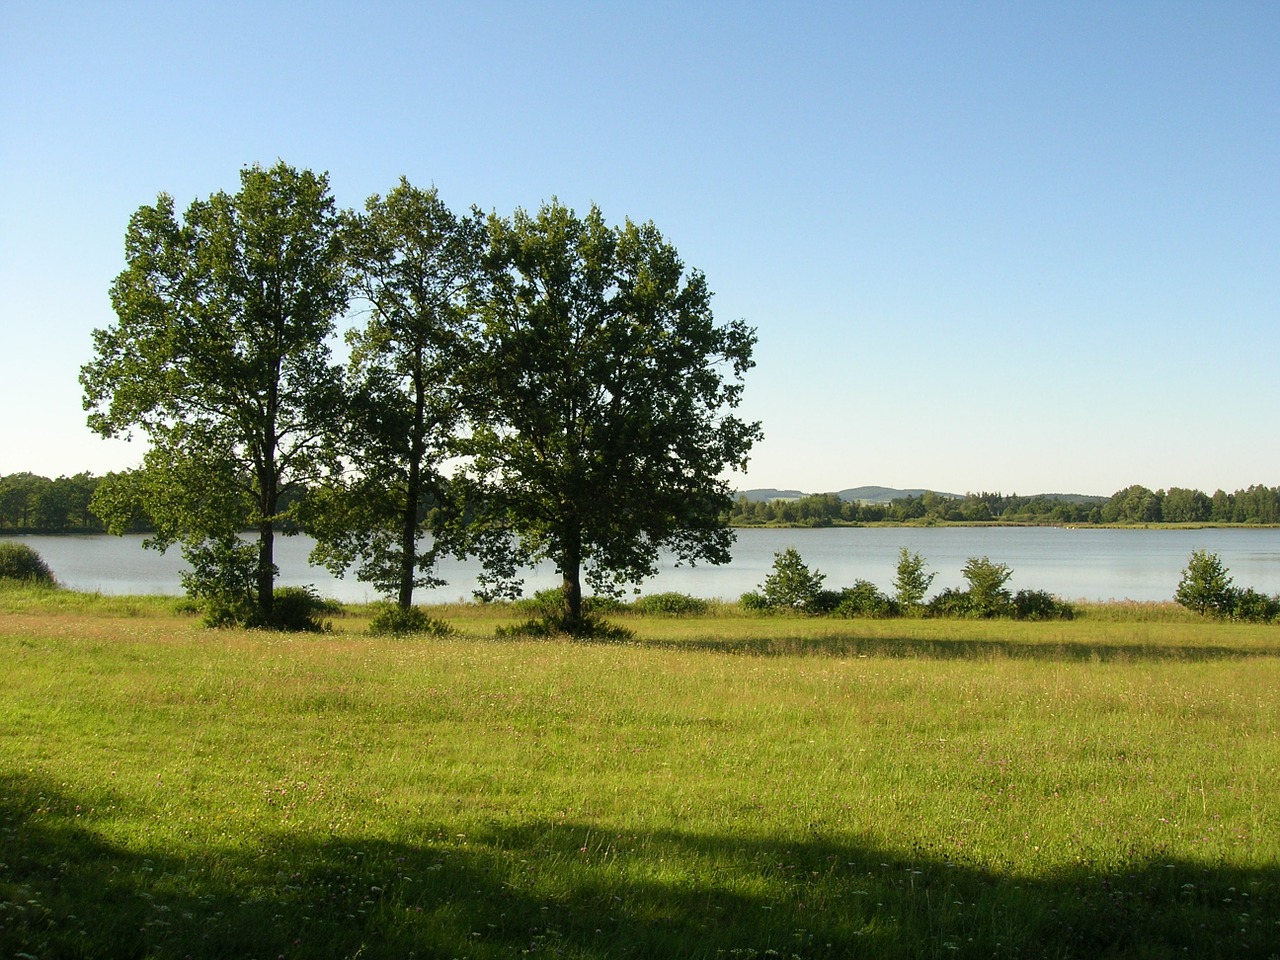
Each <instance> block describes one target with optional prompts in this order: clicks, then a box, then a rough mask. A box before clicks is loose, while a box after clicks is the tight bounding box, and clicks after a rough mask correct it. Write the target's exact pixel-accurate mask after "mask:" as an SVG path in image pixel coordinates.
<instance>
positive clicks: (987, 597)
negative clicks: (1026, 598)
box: [961, 557, 1013, 617]
mask: <svg viewBox="0 0 1280 960" xmlns="http://www.w3.org/2000/svg"><path fill="white" fill-rule="evenodd" d="M961 573H962V574H963V575H964V578H965V579H966V580H968V581H969V615H970V616H975V617H1005V616H1009V615H1010V613H1011V612H1012V608H1013V598H1012V597H1011V596H1010V594H1009V590H1008V589H1007V588H1006V587H1005V584H1006V583H1007V582H1008V581H1009V578H1010V577H1011V576H1013V570H1012V569H1011V568H1010V567H1009V566H1008V564H1004V563H993V562H992V561H991V560H989V559H988V558H987V557H970V558H969V559H968V560H966V561H965V564H964V568H963V569H962V570H961Z"/></svg>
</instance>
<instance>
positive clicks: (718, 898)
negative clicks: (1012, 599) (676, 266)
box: [0, 589, 1280, 960]
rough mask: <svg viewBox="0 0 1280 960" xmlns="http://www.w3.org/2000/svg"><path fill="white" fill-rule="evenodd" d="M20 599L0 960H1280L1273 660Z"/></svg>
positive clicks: (6, 605) (824, 626) (727, 623)
mask: <svg viewBox="0 0 1280 960" xmlns="http://www.w3.org/2000/svg"><path fill="white" fill-rule="evenodd" d="M432 613H433V615H435V616H439V617H443V618H444V619H447V620H449V621H450V622H451V623H453V624H454V626H455V627H456V628H457V629H458V631H459V632H458V634H457V635H456V636H455V637H452V638H449V639H446V640H404V639H384V638H373V637H370V636H367V635H365V634H363V633H362V630H363V627H364V625H365V624H366V623H367V622H368V616H369V614H368V612H367V611H364V612H361V611H357V612H355V613H353V614H351V615H349V616H345V617H340V618H338V620H337V621H336V623H335V625H334V631H333V632H332V633H329V634H325V635H320V636H286V635H280V634H271V633H256V632H245V631H210V630H206V629H204V628H202V627H200V626H199V625H198V622H197V621H196V620H195V619H194V618H191V617H188V616H184V615H181V614H179V613H177V612H175V604H174V601H173V600H165V599H160V598H100V597H85V596H78V595H75V594H65V593H63V594H42V593H41V592H39V591H22V590H14V589H5V590H3V591H0V657H3V663H4V664H5V669H4V670H3V671H0V674H3V675H2V676H0V743H2V744H3V747H2V753H0V956H6V957H23V956H30V957H40V958H45V957H79V956H101V957H107V956H110V957H121V956H123V957H130V956H132V957H165V958H168V957H174V958H182V957H187V956H191V957H259V958H274V957H279V956H284V957H356V956H360V957H382V956H387V957H409V956H416V957H493V958H498V957H512V956H525V955H528V956H542V957H579V958H604V957H652V958H666V957H707V958H736V960H748V958H765V957H782V958H788V957H804V958H809V957H861V956H865V957H955V956H961V957H966V956H969V957H992V956H996V957H1000V956H1006V957H1040V956H1046V957H1094V956H1133V957H1186V956H1190V957H1213V956H1219V957H1238V956H1254V957H1264V958H1269V957H1274V956H1280V816H1278V813H1277V811H1280V800H1278V799H1277V786H1280V736H1277V734H1278V733H1280V697H1277V695H1276V692H1277V690H1280V630H1277V628H1276V627H1274V626H1271V627H1267V626H1250V625H1244V624H1230V623H1215V622H1206V621H1201V620H1199V619H1197V618H1194V617H1192V616H1190V615H1188V614H1186V613H1185V612H1183V611H1181V610H1179V609H1176V608H1169V607H1156V606H1140V607H1132V608H1130V607H1120V606H1106V607H1088V608H1085V610H1084V615H1083V616H1082V617H1080V618H1079V619H1077V620H1075V621H1071V622H1061V623H1013V622H992V623H983V622H970V621H933V620H919V621H911V620H889V621H859V620H850V621H840V620H815V619H803V618H799V617H797V618H770V617H758V616H742V615H740V614H738V613H737V612H736V609H735V608H732V607H724V608H718V609H716V610H713V612H712V613H711V614H708V615H707V616H703V617H696V618H681V619H674V618H673V619H667V618H656V617H655V618H641V617H636V616H623V617H621V618H620V621H621V622H623V623H625V624H626V625H627V626H629V627H631V628H632V629H634V630H635V631H636V640H635V642H633V643H628V644H588V643H572V642H563V641H541V642H534V641H512V640H495V639H493V633H494V629H495V627H497V626H498V625H500V624H503V623H509V622H512V621H513V620H514V619H516V618H517V615H516V614H514V613H512V612H511V611H509V610H508V609H506V608H504V607H489V608H485V607H476V606H464V605H460V606H454V607H441V608H437V609H435V610H433V611H432Z"/></svg>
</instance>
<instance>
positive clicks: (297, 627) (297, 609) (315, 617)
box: [250, 587, 341, 633]
mask: <svg viewBox="0 0 1280 960" xmlns="http://www.w3.org/2000/svg"><path fill="white" fill-rule="evenodd" d="M339 610H341V607H340V606H338V605H336V604H334V603H333V602H332V601H329V600H325V599H324V598H323V597H321V596H320V595H319V594H318V593H317V592H316V590H315V588H314V587H277V588H276V591H275V598H274V602H273V603H272V606H271V616H270V619H268V620H265V621H259V622H256V623H251V624H250V626H256V627H263V628H266V629H269V630H283V631H287V632H290V633H322V632H326V631H328V630H331V629H332V625H331V624H330V623H328V622H327V621H325V620H323V619H322V617H323V615H324V614H331V613H334V612H337V611H339Z"/></svg>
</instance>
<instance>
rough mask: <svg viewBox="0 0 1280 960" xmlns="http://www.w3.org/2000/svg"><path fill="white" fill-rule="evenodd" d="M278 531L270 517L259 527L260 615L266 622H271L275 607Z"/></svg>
mask: <svg viewBox="0 0 1280 960" xmlns="http://www.w3.org/2000/svg"><path fill="white" fill-rule="evenodd" d="M275 546H276V531H275V526H274V525H273V524H272V522H271V520H270V519H265V520H263V521H262V523H261V524H260V525H259V527H258V616H259V617H260V618H261V620H262V622H263V623H264V624H268V623H270V622H271V612H272V610H273V609H274V608H275V585H276V562H275Z"/></svg>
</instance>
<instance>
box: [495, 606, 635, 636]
mask: <svg viewBox="0 0 1280 960" xmlns="http://www.w3.org/2000/svg"><path fill="white" fill-rule="evenodd" d="M497 635H498V636H499V637H505V638H512V639H522V638H528V639H534V640H542V639H549V638H551V637H571V638H572V639H574V640H598V641H599V640H603V641H608V642H612V643H622V642H624V641H627V640H630V639H632V638H633V637H634V636H635V633H634V632H633V631H631V630H628V629H627V628H626V627H620V626H618V625H617V624H616V623H609V621H607V620H605V619H603V618H601V617H599V616H595V615H593V614H585V613H584V614H583V615H582V617H581V619H579V620H578V621H577V622H576V623H571V622H570V621H569V618H568V616H567V615H566V614H563V613H561V614H553V615H547V616H542V617H534V618H533V619H531V620H526V621H524V623H517V624H515V625H513V626H510V627H499V628H498V629H497Z"/></svg>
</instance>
